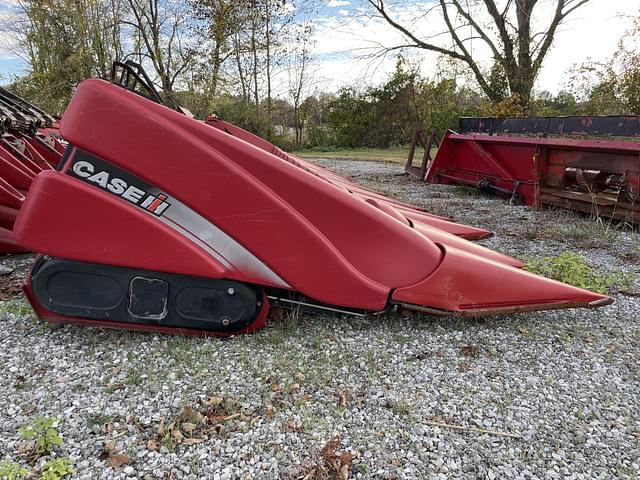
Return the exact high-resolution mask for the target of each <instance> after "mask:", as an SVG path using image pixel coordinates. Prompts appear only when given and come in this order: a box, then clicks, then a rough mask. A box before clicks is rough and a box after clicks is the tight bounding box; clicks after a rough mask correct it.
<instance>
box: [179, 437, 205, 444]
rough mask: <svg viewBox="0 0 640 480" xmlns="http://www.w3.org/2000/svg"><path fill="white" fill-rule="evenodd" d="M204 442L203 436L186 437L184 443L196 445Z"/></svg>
mask: <svg viewBox="0 0 640 480" xmlns="http://www.w3.org/2000/svg"><path fill="white" fill-rule="evenodd" d="M202 442H204V439H203V438H185V439H184V440H183V442H182V444H183V445H186V446H189V445H196V444H198V443H202Z"/></svg>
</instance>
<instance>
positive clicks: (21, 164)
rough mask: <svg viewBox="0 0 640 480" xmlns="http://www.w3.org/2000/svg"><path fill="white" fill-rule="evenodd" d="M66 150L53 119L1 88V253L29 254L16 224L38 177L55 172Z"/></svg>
mask: <svg viewBox="0 0 640 480" xmlns="http://www.w3.org/2000/svg"><path fill="white" fill-rule="evenodd" d="M65 148H66V146H65V142H64V141H63V140H62V138H61V137H60V134H59V132H58V124H57V121H56V120H55V119H54V118H53V117H52V116H50V115H48V114H47V113H45V112H43V111H42V110H40V109H39V108H38V107H35V106H34V105H31V104H30V103H28V102H27V101H25V100H24V99H22V98H20V97H18V96H17V95H14V94H13V93H11V92H9V91H7V90H5V89H4V88H1V87H0V252H2V253H17V252H24V251H26V249H25V248H23V247H22V246H20V245H19V244H18V243H17V242H16V240H15V238H14V236H13V231H12V230H13V224H14V222H15V220H16V218H17V215H18V211H19V210H20V208H21V207H22V203H23V201H24V198H25V194H26V192H27V190H29V187H30V186H31V183H32V181H33V179H34V178H35V176H36V175H37V174H38V173H40V172H42V171H45V170H52V169H54V168H55V167H56V166H57V165H58V163H59V162H60V159H61V158H62V156H63V154H64V151H65Z"/></svg>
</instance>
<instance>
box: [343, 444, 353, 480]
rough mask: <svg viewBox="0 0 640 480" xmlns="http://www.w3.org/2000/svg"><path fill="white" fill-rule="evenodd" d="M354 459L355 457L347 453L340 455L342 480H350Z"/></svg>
mask: <svg viewBox="0 0 640 480" xmlns="http://www.w3.org/2000/svg"><path fill="white" fill-rule="evenodd" d="M352 458H353V456H352V455H351V454H350V453H349V452H347V451H344V452H342V453H340V480H347V479H348V478H349V469H350V468H351V459H352Z"/></svg>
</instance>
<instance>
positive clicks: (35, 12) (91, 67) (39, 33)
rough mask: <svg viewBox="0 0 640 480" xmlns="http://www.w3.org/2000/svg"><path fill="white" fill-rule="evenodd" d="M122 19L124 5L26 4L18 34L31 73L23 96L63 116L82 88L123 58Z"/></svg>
mask: <svg viewBox="0 0 640 480" xmlns="http://www.w3.org/2000/svg"><path fill="white" fill-rule="evenodd" d="M122 14H123V13H122V5H121V3H120V0H20V1H19V2H18V3H17V10H16V20H15V22H14V24H15V26H16V28H15V31H14V33H15V36H16V38H18V39H19V48H20V50H21V52H22V54H23V55H22V56H23V57H25V58H26V59H27V60H28V61H29V64H30V72H29V74H28V75H27V76H26V77H24V78H22V79H19V81H17V82H16V83H15V88H16V89H17V91H18V93H19V94H22V95H25V96H26V97H27V98H30V99H31V100H33V101H34V102H35V103H37V104H39V105H41V106H42V108H44V109H46V110H48V111H51V112H53V113H62V111H64V108H65V107H66V104H67V102H68V101H69V99H70V98H71V95H72V93H73V89H74V87H75V85H76V84H77V83H79V82H80V81H82V80H84V79H85V78H89V77H92V76H96V75H97V76H100V77H106V76H107V74H108V72H109V71H110V69H111V63H112V61H113V60H117V59H119V58H121V57H122V54H123V53H122V42H121V28H120V26H121V23H120V22H121V17H122Z"/></svg>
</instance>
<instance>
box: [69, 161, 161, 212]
mask: <svg viewBox="0 0 640 480" xmlns="http://www.w3.org/2000/svg"><path fill="white" fill-rule="evenodd" d="M93 160H94V159H92V161H88V160H79V159H77V158H76V161H75V162H74V163H73V165H72V166H71V168H70V169H69V173H70V174H71V175H72V176H74V177H77V178H79V179H81V180H84V181H85V182H88V183H91V184H93V185H96V186H98V187H100V188H101V189H102V190H105V191H107V192H109V193H112V194H114V195H117V196H118V197H121V198H124V199H125V200H127V201H129V202H131V203H133V204H134V205H137V206H139V207H140V208H143V209H145V210H146V211H148V212H150V213H153V214H154V215H157V216H160V215H162V214H163V213H164V212H165V211H166V210H167V208H169V207H170V206H171V204H170V203H168V202H166V201H165V200H167V195H165V194H164V193H157V194H155V195H154V194H151V193H149V192H148V191H146V190H143V189H142V188H138V187H136V186H135V185H132V182H131V180H132V178H133V177H132V175H130V174H126V173H125V172H121V173H118V172H115V173H113V172H110V171H108V170H106V169H105V168H104V167H105V165H100V166H97V165H99V163H106V162H100V161H98V162H96V161H93ZM95 160H98V159H95ZM110 170H116V169H115V168H110ZM122 177H125V178H126V179H125V178H122ZM127 177H128V178H127Z"/></svg>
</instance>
